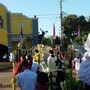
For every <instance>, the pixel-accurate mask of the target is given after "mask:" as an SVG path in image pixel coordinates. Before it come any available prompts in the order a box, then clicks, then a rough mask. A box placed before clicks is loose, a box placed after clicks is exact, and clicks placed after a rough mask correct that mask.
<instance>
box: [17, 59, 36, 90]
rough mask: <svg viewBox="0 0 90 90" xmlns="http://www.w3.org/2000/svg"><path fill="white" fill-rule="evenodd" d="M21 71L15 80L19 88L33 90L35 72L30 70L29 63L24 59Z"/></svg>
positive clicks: (34, 86) (34, 87)
mask: <svg viewBox="0 0 90 90" xmlns="http://www.w3.org/2000/svg"><path fill="white" fill-rule="evenodd" d="M22 69H23V72H21V73H20V74H18V76H17V82H18V86H19V87H20V89H21V90H35V89H36V83H37V74H36V73H35V72H32V71H30V70H29V69H30V64H29V63H28V61H26V60H24V61H23V62H22Z"/></svg>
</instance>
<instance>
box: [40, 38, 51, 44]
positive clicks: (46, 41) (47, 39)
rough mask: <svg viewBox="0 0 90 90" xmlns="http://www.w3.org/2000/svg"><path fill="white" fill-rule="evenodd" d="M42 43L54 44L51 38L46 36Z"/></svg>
mask: <svg viewBox="0 0 90 90" xmlns="http://www.w3.org/2000/svg"><path fill="white" fill-rule="evenodd" d="M42 43H43V44H44V45H52V42H51V40H50V38H46V37H44V38H43V41H42Z"/></svg>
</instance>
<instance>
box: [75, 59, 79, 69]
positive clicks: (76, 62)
mask: <svg viewBox="0 0 90 90" xmlns="http://www.w3.org/2000/svg"><path fill="white" fill-rule="evenodd" d="M74 62H75V69H76V70H79V68H80V59H79V58H74Z"/></svg>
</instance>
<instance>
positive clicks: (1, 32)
mask: <svg viewBox="0 0 90 90" xmlns="http://www.w3.org/2000/svg"><path fill="white" fill-rule="evenodd" d="M21 29H22V32H23V38H25V37H27V36H36V35H38V18H36V16H34V17H33V18H29V17H27V16H25V15H23V14H22V13H12V12H10V11H9V10H8V9H7V8H6V6H4V5H3V4H1V3H0V54H2V53H4V52H8V51H9V52H10V51H12V50H14V49H17V44H18V42H20V40H21V38H20V32H21ZM31 45H32V43H31V44H30V45H29V46H30V47H31ZM2 46H3V47H5V48H7V49H5V48H2Z"/></svg>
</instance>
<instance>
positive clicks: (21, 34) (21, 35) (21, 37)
mask: <svg viewBox="0 0 90 90" xmlns="http://www.w3.org/2000/svg"><path fill="white" fill-rule="evenodd" d="M22 28H23V24H22V23H21V24H20V40H21V41H22V40H23V30H22Z"/></svg>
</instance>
